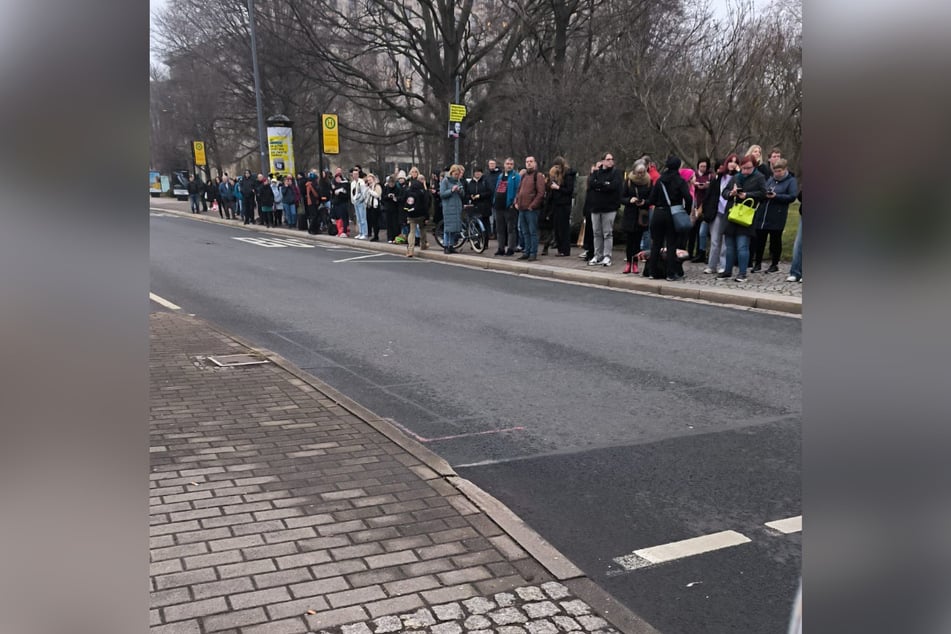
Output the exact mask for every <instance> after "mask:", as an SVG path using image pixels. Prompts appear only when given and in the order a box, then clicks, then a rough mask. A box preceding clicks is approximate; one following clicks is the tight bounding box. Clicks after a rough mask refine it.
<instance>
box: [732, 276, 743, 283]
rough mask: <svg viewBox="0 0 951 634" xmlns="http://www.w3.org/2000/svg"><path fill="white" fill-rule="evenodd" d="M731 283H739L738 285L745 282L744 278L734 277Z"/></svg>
mask: <svg viewBox="0 0 951 634" xmlns="http://www.w3.org/2000/svg"><path fill="white" fill-rule="evenodd" d="M733 281H734V282H739V283H740V284H742V283H743V282H745V281H746V278H745V277H734V278H733Z"/></svg>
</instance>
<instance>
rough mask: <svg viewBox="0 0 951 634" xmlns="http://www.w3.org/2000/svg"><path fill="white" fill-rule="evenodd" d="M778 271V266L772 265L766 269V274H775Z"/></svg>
mask: <svg viewBox="0 0 951 634" xmlns="http://www.w3.org/2000/svg"><path fill="white" fill-rule="evenodd" d="M778 270H779V267H778V266H776V265H775V264H773V265H771V266H770V267H769V268H768V269H766V272H767V273H775V272H777V271H778Z"/></svg>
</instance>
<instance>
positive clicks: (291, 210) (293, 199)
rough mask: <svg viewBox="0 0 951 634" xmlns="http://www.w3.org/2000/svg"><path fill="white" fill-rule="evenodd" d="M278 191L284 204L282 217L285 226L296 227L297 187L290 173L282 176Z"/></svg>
mask: <svg viewBox="0 0 951 634" xmlns="http://www.w3.org/2000/svg"><path fill="white" fill-rule="evenodd" d="M280 191H281V203H282V204H283V205H284V219H285V220H286V221H287V227H288V228H289V229H294V228H295V227H297V187H296V185H295V183H294V179H293V178H291V175H290V174H288V175H287V176H285V177H284V184H283V185H281V190H280Z"/></svg>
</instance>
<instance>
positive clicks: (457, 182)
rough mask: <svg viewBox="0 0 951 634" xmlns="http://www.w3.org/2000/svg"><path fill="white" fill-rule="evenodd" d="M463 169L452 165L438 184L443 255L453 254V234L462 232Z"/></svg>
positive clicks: (464, 189) (464, 192)
mask: <svg viewBox="0 0 951 634" xmlns="http://www.w3.org/2000/svg"><path fill="white" fill-rule="evenodd" d="M464 175H465V168H463V167H462V165H452V166H451V167H450V168H449V172H448V173H447V174H446V177H445V178H443V179H442V181H441V182H440V183H439V198H440V199H442V223H443V225H442V226H443V231H442V233H443V245H444V246H443V253H455V252H456V250H455V249H454V248H453V246H452V245H453V244H454V243H455V234H457V233H459V232H460V231H462V204H463V202H464V200H465V195H466V186H465V182H464V181H463V180H462V177H463V176H464ZM437 226H438V225H437Z"/></svg>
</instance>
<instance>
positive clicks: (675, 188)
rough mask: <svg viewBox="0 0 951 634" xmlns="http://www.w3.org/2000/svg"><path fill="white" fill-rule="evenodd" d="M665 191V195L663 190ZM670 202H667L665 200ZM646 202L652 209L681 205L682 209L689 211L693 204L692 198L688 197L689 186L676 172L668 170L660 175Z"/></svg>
mask: <svg viewBox="0 0 951 634" xmlns="http://www.w3.org/2000/svg"><path fill="white" fill-rule="evenodd" d="M665 189H666V195H665V194H664V190H665ZM668 197H669V198H670V202H669V203H668V202H667V198H668ZM647 202H648V203H649V204H651V205H653V206H654V207H665V208H670V207H672V206H673V205H683V206H684V209H690V206H691V205H692V204H693V198H691V196H690V185H688V184H687V181H685V180H684V179H683V178H681V176H680V174H679V173H678V172H677V171H676V170H668V171H665V172H664V173H663V174H661V175H660V178H659V179H657V182H656V183H654V187H653V188H652V189H651V193H650V196H648V198H647Z"/></svg>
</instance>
